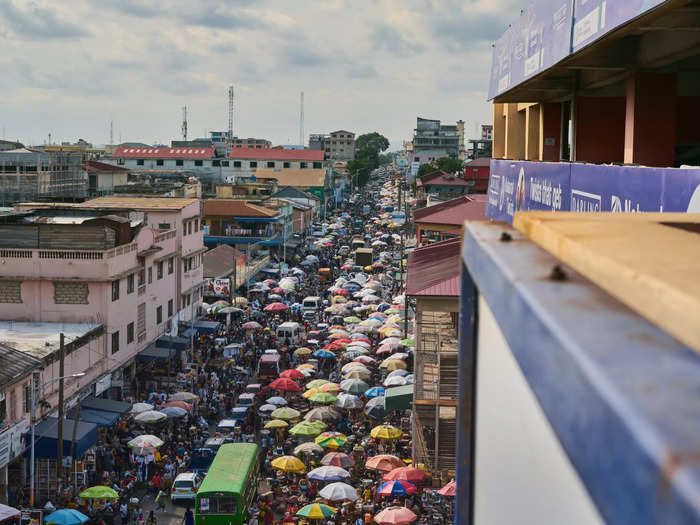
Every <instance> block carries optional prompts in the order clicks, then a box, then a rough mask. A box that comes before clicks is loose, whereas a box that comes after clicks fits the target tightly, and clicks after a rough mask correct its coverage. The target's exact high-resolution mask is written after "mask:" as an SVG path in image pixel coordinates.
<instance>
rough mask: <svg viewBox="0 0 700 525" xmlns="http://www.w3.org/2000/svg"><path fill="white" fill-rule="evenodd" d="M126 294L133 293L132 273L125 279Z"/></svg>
mask: <svg viewBox="0 0 700 525" xmlns="http://www.w3.org/2000/svg"><path fill="white" fill-rule="evenodd" d="M126 293H127V294H130V293H134V274H133V273H132V274H131V275H129V276H128V277H127V278H126Z"/></svg>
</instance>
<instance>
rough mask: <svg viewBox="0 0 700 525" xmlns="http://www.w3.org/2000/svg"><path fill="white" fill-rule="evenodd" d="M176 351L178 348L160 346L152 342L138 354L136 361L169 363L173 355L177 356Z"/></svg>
mask: <svg viewBox="0 0 700 525" xmlns="http://www.w3.org/2000/svg"><path fill="white" fill-rule="evenodd" d="M176 352H177V350H175V349H174V348H173V349H170V348H159V347H157V346H156V345H155V344H152V345H151V346H149V347H148V348H146V349H145V350H143V351H142V352H141V353H139V355H137V356H136V361H138V362H140V363H167V362H168V360H169V359H170V358H171V357H174V356H175V353H176Z"/></svg>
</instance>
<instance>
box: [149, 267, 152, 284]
mask: <svg viewBox="0 0 700 525" xmlns="http://www.w3.org/2000/svg"><path fill="white" fill-rule="evenodd" d="M152 282H153V267H152V266H149V267H148V284H151V283H152Z"/></svg>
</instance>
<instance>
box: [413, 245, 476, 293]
mask: <svg viewBox="0 0 700 525" xmlns="http://www.w3.org/2000/svg"><path fill="white" fill-rule="evenodd" d="M461 251H462V239H461V237H459V238H456V239H448V240H446V241H441V242H436V243H435V244H431V245H430V246H425V247H422V248H416V249H415V250H413V251H412V252H411V253H410V254H409V256H408V268H407V274H406V294H407V295H409V296H422V297H426V296H431V297H459V292H460V274H461V271H462V263H461V257H460V255H461Z"/></svg>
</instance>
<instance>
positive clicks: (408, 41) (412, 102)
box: [0, 0, 525, 147]
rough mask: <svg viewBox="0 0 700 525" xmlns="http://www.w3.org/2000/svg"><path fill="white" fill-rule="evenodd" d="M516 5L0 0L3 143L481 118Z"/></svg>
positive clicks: (385, 127) (491, 1)
mask: <svg viewBox="0 0 700 525" xmlns="http://www.w3.org/2000/svg"><path fill="white" fill-rule="evenodd" d="M524 3H525V0H520V1H519V0H396V1H393V0H392V1H390V0H93V1H89V0H52V1H49V0H33V1H32V0H0V48H1V49H2V52H0V71H2V74H0V91H1V92H2V96H1V97H0V138H2V137H3V136H4V138H7V139H16V138H19V139H20V140H22V141H25V142H27V143H34V144H39V143H43V142H44V141H46V137H47V135H48V134H49V133H52V135H53V137H54V138H55V139H56V140H59V141H61V140H70V141H74V140H76V139H77V138H79V137H81V138H85V139H86V140H88V141H91V142H94V143H95V144H103V143H106V142H108V141H109V122H110V120H113V121H114V139H115V141H118V140H119V138H120V137H121V139H122V141H127V140H128V141H143V142H147V143H154V142H155V141H158V142H163V143H166V142H168V141H170V140H171V139H179V138H180V122H181V107H182V106H183V105H187V108H188V115H189V118H188V120H189V129H190V132H189V137H190V138H193V137H199V136H203V135H204V133H205V131H208V130H219V129H222V130H223V129H226V128H227V126H228V116H227V115H228V113H227V94H226V92H227V87H228V86H229V85H230V84H233V85H234V86H235V90H236V96H237V104H238V110H237V115H238V119H237V122H236V126H235V127H236V132H237V134H238V135H239V136H245V137H264V138H268V139H270V140H272V141H273V142H274V143H275V144H289V143H295V144H296V143H298V142H299V139H298V137H299V94H300V92H301V91H304V96H305V135H306V136H307V137H308V134H309V133H314V132H329V131H334V130H336V129H348V130H351V131H355V132H357V133H363V132H368V131H375V130H376V131H379V132H381V133H383V134H384V135H386V136H387V137H388V138H389V139H390V141H391V143H392V147H398V146H400V144H401V141H402V140H404V139H409V138H410V137H411V133H412V129H413V128H414V127H415V117H416V116H417V115H420V116H425V117H429V118H439V119H442V120H444V121H448V122H451V123H454V122H455V121H456V120H458V119H460V118H461V119H463V120H465V121H466V128H467V135H470V136H473V135H474V134H475V130H476V126H477V124H479V123H487V122H490V120H491V110H490V105H489V104H488V103H487V101H486V92H487V87H488V86H487V85H488V78H489V69H490V62H491V44H492V42H493V41H494V40H495V39H497V38H498V37H499V36H500V35H501V34H502V33H503V32H504V31H505V29H506V27H507V25H508V23H509V22H511V21H512V20H514V19H515V18H517V12H518V8H519V7H520V6H521V5H522V4H524Z"/></svg>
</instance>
